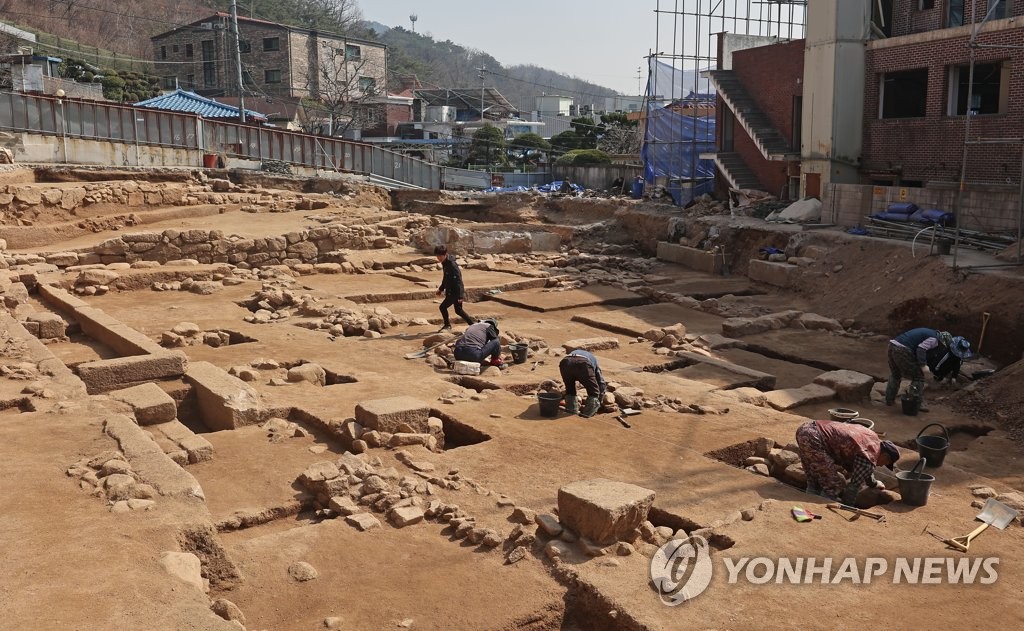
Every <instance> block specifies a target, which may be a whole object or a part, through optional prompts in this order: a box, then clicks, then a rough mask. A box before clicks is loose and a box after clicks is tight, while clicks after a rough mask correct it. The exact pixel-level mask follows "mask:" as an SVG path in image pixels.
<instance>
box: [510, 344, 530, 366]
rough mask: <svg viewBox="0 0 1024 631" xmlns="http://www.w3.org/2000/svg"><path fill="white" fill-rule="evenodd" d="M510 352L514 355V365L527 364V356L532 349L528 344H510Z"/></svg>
mask: <svg viewBox="0 0 1024 631" xmlns="http://www.w3.org/2000/svg"><path fill="white" fill-rule="evenodd" d="M508 350H509V352H511V353H512V363H513V364H525V363H526V356H527V354H528V353H529V350H530V347H529V346H527V345H526V344H510V345H509V347H508Z"/></svg>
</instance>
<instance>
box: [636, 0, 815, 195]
mask: <svg viewBox="0 0 1024 631" xmlns="http://www.w3.org/2000/svg"><path fill="white" fill-rule="evenodd" d="M806 5H807V2H806V0H759V1H758V0H671V1H670V0H657V6H656V8H655V11H654V12H655V17H656V20H655V21H656V33H655V38H654V48H653V49H652V50H651V52H650V55H649V56H648V62H649V63H648V80H647V93H646V96H645V104H644V111H645V112H646V114H647V116H646V119H645V126H644V127H645V131H644V144H645V151H646V153H645V155H646V156H647V158H646V159H645V172H646V174H647V178H646V179H647V181H648V182H649V183H659V179H658V178H662V177H663V178H665V179H666V180H667V182H666V183H668V184H670V183H671V181H672V179H673V176H674V178H675V179H681V180H688V181H689V182H690V184H691V191H692V192H693V193H694V194H699V193H700V189H701V188H703V189H705V190H707V189H708V188H709V186H708V184H709V183H710V182H711V181H712V180H713V178H714V168H713V166H712V167H710V168H708V166H707V165H701V164H700V163H701V161H700V158H699V156H700V153H702V152H709V151H714V145H715V125H714V119H715V114H714V113H713V112H712V113H710V114H707V113H704V115H702V113H701V112H699V111H697V109H696V108H690V109H689V114H685V112H686V111H687V107H685V103H686V100H687V99H689V100H690V101H697V100H699V96H698V95H703V94H708V93H710V92H712V89H711V87H710V83H709V81H708V80H707V79H704V78H702V77H701V76H700V73H701V72H702V71H704V70H711V69H715V68H716V67H717V66H718V38H717V35H718V34H719V33H731V34H736V35H752V36H762V37H774V38H777V39H778V41H787V40H792V39H799V38H802V37H803V36H804V25H805V21H806ZM680 103H683V104H684V107H679V104H680ZM673 104H675V109H676V110H677V111H678V110H681V113H683V115H678V116H664V117H659V116H657V113H658V111H659V110H660V111H661V112H666V110H667V109H668V108H670V107H672V106H673ZM659 118H660V119H662V120H660V121H659ZM652 121H653V122H654V124H655V125H657V126H658V127H659V128H660V129H661V130H662V131H660V132H658V133H655V134H652V133H651V132H652V131H654V128H653V127H652ZM666 121H670V122H667V124H666ZM666 129H667V130H668V132H667V133H666V131H665V130H666ZM709 147H710V150H709ZM648 161H650V163H648ZM705 162H707V161H705ZM709 173H710V176H709V175H708V174H709ZM691 197H692V195H691ZM677 201H678V200H677Z"/></svg>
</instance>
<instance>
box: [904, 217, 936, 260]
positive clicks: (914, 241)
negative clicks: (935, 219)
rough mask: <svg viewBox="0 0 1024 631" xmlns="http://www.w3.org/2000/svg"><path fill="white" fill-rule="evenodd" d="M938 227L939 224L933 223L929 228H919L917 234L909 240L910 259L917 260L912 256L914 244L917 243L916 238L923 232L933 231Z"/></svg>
mask: <svg viewBox="0 0 1024 631" xmlns="http://www.w3.org/2000/svg"><path fill="white" fill-rule="evenodd" d="M938 227H939V224H937V223H934V224H932V225H930V226H926V227H924V228H921V229H920V230H919V231H918V232H917V234H915V235H914V238H913V239H911V241H910V258H917V256H915V255H914V244H915V243H917V238H918V237H919V236H921V233H922V232H924V231H925V230H933V231H934V230H935V229H936V228H938Z"/></svg>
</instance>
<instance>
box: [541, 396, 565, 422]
mask: <svg viewBox="0 0 1024 631" xmlns="http://www.w3.org/2000/svg"><path fill="white" fill-rule="evenodd" d="M561 400H562V394H561V393H560V392H538V393H537V405H538V406H539V407H540V415H541V416H543V417H546V418H555V417H556V416H558V403H559V402H560V401H561Z"/></svg>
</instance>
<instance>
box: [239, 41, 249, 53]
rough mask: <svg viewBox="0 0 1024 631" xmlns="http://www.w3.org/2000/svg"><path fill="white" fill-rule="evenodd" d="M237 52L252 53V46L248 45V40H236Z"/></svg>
mask: <svg viewBox="0 0 1024 631" xmlns="http://www.w3.org/2000/svg"><path fill="white" fill-rule="evenodd" d="M238 52H240V53H251V52H252V44H250V43H249V40H245V39H240V40H238Z"/></svg>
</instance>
